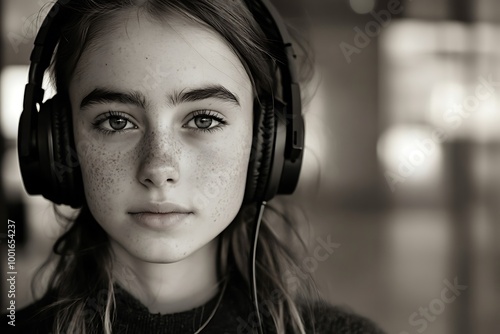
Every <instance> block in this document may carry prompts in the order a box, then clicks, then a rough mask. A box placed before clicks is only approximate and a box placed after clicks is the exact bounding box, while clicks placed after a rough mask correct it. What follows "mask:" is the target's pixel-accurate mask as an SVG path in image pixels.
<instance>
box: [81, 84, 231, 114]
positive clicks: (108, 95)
mask: <svg viewBox="0 0 500 334" xmlns="http://www.w3.org/2000/svg"><path fill="white" fill-rule="evenodd" d="M211 98H212V99H218V100H222V101H225V102H230V103H233V104H235V105H237V106H240V102H239V100H238V98H237V97H236V95H235V94H233V93H231V92H230V91H229V90H228V89H227V88H225V87H224V86H221V85H209V86H206V87H201V88H194V89H189V90H186V89H183V90H181V91H180V92H176V93H174V94H172V95H169V96H168V99H167V100H168V101H169V102H170V103H171V104H172V105H174V106H176V105H178V104H181V103H185V102H196V101H201V100H205V99H211ZM110 102H117V103H122V104H131V105H134V106H137V107H140V108H142V109H145V108H146V105H147V103H146V97H145V96H144V95H143V94H142V93H140V92H137V91H130V92H115V91H111V90H109V89H105V88H100V87H98V88H95V89H94V90H93V91H92V92H90V93H89V94H88V95H87V96H85V97H84V98H83V100H82V102H81V103H80V109H81V110H84V109H86V108H88V107H90V106H91V105H94V104H104V103H110Z"/></svg>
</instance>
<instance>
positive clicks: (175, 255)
mask: <svg viewBox="0 0 500 334" xmlns="http://www.w3.org/2000/svg"><path fill="white" fill-rule="evenodd" d="M114 244H115V245H114V246H118V247H113V249H115V253H116V255H117V257H118V258H119V259H121V260H125V262H127V258H128V259H134V260H132V261H134V262H135V261H141V262H145V263H158V264H170V263H176V262H180V261H183V260H185V259H187V258H196V257H204V256H205V255H206V251H209V250H210V249H212V250H216V247H211V246H212V245H216V243H215V240H213V241H212V242H208V243H207V244H204V245H197V244H193V240H189V241H187V240H182V241H180V240H179V241H178V240H172V239H169V240H165V239H156V240H150V239H149V240H142V242H138V243H136V244H130V243H129V244H119V243H118V244H116V243H114Z"/></svg>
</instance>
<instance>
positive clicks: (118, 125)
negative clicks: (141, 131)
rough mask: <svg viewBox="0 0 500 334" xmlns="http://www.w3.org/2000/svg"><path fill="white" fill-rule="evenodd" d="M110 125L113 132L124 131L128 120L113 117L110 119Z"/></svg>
mask: <svg viewBox="0 0 500 334" xmlns="http://www.w3.org/2000/svg"><path fill="white" fill-rule="evenodd" d="M109 125H110V126H111V127H112V128H113V130H122V129H123V128H124V127H125V125H127V120H126V119H123V118H118V117H113V118H110V119H109Z"/></svg>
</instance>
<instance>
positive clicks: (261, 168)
mask: <svg viewBox="0 0 500 334" xmlns="http://www.w3.org/2000/svg"><path fill="white" fill-rule="evenodd" d="M275 132H276V130H275V115H274V110H273V107H272V103H264V104H263V105H262V106H261V103H260V102H259V101H258V100H257V99H256V100H255V101H254V129H253V141H252V151H251V154H250V161H249V165H248V173H247V182H246V188H245V197H244V203H252V202H256V201H263V200H267V199H266V198H264V196H265V194H266V189H267V185H268V183H269V177H270V175H271V167H272V160H273V159H272V157H273V151H274V142H275Z"/></svg>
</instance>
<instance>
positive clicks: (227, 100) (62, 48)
mask: <svg viewBox="0 0 500 334" xmlns="http://www.w3.org/2000/svg"><path fill="white" fill-rule="evenodd" d="M57 6H59V7H57V10H53V11H52V12H51V13H49V16H51V15H52V16H53V17H51V21H52V23H51V25H50V27H49V28H47V29H48V30H47V31H48V32H47V36H46V39H45V41H44V42H43V44H45V45H44V48H46V47H47V45H48V44H50V43H53V44H54V47H55V43H57V49H56V52H55V54H54V55H53V59H52V67H51V71H52V75H53V79H54V82H55V85H56V89H57V96H56V98H53V99H52V100H51V101H50V102H48V103H45V105H44V106H42V110H41V111H40V116H39V117H38V118H39V120H38V121H39V122H40V123H41V124H42V125H40V124H39V125H38V126H39V128H38V131H39V132H42V131H47V130H45V127H44V125H43V124H47V125H46V127H49V128H51V131H49V132H56V133H57V136H56V137H58V138H55V139H54V140H55V141H58V140H60V144H58V143H55V144H54V145H53V146H56V148H57V149H60V150H61V151H62V152H65V153H56V154H55V155H56V157H55V158H54V159H56V161H58V160H57V159H58V157H57V155H60V156H61V157H59V158H61V159H62V161H65V162H66V163H65V164H63V166H62V167H65V168H66V167H68V166H70V162H71V159H69V158H65V156H70V157H71V154H70V153H72V152H73V151H74V152H76V156H77V158H78V160H77V161H78V163H77V164H76V165H75V164H74V165H72V166H70V167H72V168H69V169H64V168H62V169H61V166H58V165H57V163H56V164H54V163H52V164H51V170H52V172H53V174H55V175H56V176H57V178H58V179H59V183H58V184H59V187H60V188H61V189H59V190H58V194H59V195H57V194H56V195H46V197H48V198H50V199H53V201H55V202H57V203H66V204H71V205H73V206H77V207H80V209H79V211H78V215H77V216H76V217H75V218H74V219H68V220H71V221H70V222H69V225H68V228H67V230H66V232H65V233H64V234H63V235H62V236H61V237H60V238H59V239H58V241H57V242H56V244H55V246H54V251H55V253H56V254H58V255H59V257H57V259H56V265H55V269H54V270H53V271H52V274H51V276H50V280H49V284H48V290H47V292H46V293H45V295H44V296H43V297H42V298H41V299H40V300H39V301H38V302H36V303H35V304H33V305H31V306H29V307H28V308H26V309H25V310H22V311H20V312H18V313H17V317H16V327H15V329H16V330H17V331H19V332H20V333H49V332H51V333H219V334H220V333H254V332H255V333H302V334H303V333H337V332H339V333H340V332H342V333H378V332H379V331H378V330H377V329H376V328H375V327H374V326H373V325H372V324H371V323H370V322H369V321H368V320H365V319H363V318H360V317H357V316H355V315H352V314H349V313H347V312H343V311H341V310H339V309H336V308H332V307H329V306H328V305H326V304H325V303H321V302H319V301H313V298H312V297H313V294H312V291H313V290H312V289H311V288H310V283H308V282H304V281H302V280H301V279H299V278H297V277H296V275H294V274H293V272H294V268H295V267H296V265H295V262H294V260H293V259H294V257H293V254H292V252H291V251H290V250H289V246H287V245H286V244H285V240H284V239H283V237H282V236H281V237H280V236H279V235H280V234H279V233H277V230H278V226H277V223H278V222H277V220H278V218H280V217H279V215H275V218H274V219H270V218H271V217H270V216H269V215H267V216H266V217H264V219H262V223H261V218H262V211H261V208H263V206H260V205H261V204H262V203H263V202H264V203H265V200H267V199H269V198H270V197H271V196H269V193H268V192H267V191H268V190H263V191H262V195H255V193H258V192H259V191H261V190H259V188H262V186H261V185H260V184H261V182H262V181H261V179H260V178H261V177H262V175H259V174H262V170H261V168H262V167H261V165H266V164H269V165H272V166H275V165H276V166H278V165H279V164H278V161H277V160H276V156H275V157H274V158H272V159H271V158H269V155H272V154H274V153H272V150H273V147H274V146H273V145H279V144H280V143H278V141H279V139H277V143H274V142H271V143H269V142H268V141H266V140H267V139H266V138H267V137H269V136H271V135H276V136H277V137H276V138H279V136H280V135H283V134H282V133H281V134H280V131H286V132H287V133H290V131H293V132H292V133H294V135H293V136H294V138H295V141H294V145H295V146H296V147H295V146H293V147H291V148H290V152H292V153H290V152H288V151H287V154H291V155H293V154H294V152H295V154H297V152H299V153H300V151H297V150H300V149H301V147H299V146H300V139H301V138H300V135H301V132H300V121H301V118H298V117H297V116H299V117H300V114H299V115H297V114H293V113H283V114H280V110H283V106H282V105H280V99H279V97H281V98H282V99H284V100H285V102H287V101H288V103H289V106H288V107H291V104H292V102H293V101H292V100H293V99H294V98H295V100H296V97H297V95H296V93H297V92H296V91H295V92H294V89H291V93H290V92H288V91H287V89H286V88H282V87H281V86H282V80H284V79H286V76H287V74H286V72H285V73H283V72H279V71H278V72H277V71H276V68H277V67H282V66H283V62H285V60H284V57H283V56H282V54H285V53H286V51H283V48H284V47H286V46H283V45H279V44H276V43H277V42H273V41H272V40H273V38H272V36H273V34H276V33H275V32H270V31H269V30H272V29H273V27H274V26H273V24H272V22H271V19H272V16H271V15H270V13H269V12H267V10H266V6H269V4H267V5H266V4H264V3H263V2H262V1H243V0H232V1H229V0H211V1H209V0H191V1H185V0H142V1H140V0H127V1H118V0H115V1H109V0H106V1H104V0H102V1H101V0H83V1H60V2H59V4H58V5H57ZM270 22H271V23H270ZM276 24H277V25H278V26H279V25H280V24H281V23H280V22H277V23H276ZM54 26H55V27H56V28H54ZM274 29H277V27H274ZM52 35H56V36H58V38H57V40H55V39H54V40H53V41H52V40H51V38H52V37H51V36H52ZM270 36H271V37H270ZM52 39H53V38H52ZM37 40H38V38H37ZM33 53H34V56H32V58H37V57H38V56H39V55H37V52H36V49H35V51H34V52H33ZM42 54H43V52H42ZM43 57H44V56H43V55H42V56H40V59H41V60H40V63H42V62H43V61H44V60H43ZM50 57H52V54H50ZM32 61H33V59H32ZM289 65H290V66H292V64H289ZM42 71H43V68H42ZM277 73H281V74H279V75H277ZM278 76H281V77H278ZM32 81H34V80H32ZM285 85H286V84H285ZM290 85H292V84H290ZM28 86H29V85H28ZM29 89H30V88H29V87H28V88H27V92H28V94H30V90H29ZM33 91H35V93H33V95H36V90H33ZM280 91H283V93H280ZM291 94H295V95H293V96H291ZM280 95H282V96H280ZM275 96H277V97H278V98H274V97H275ZM295 102H297V101H295ZM294 107H295V109H294V112H295V113H296V111H297V110H300V109H298V106H294ZM47 108H50V110H51V111H50V112H49V115H50V117H45V116H43V115H44V113H45V111H44V109H47ZM269 110H271V113H269ZM23 114H24V113H23ZM280 115H281V116H280ZM282 116H284V117H285V118H287V116H291V117H288V121H289V123H287V125H286V126H288V127H289V128H287V129H285V128H284V127H283V128H280V127H278V128H277V129H273V130H268V127H269V126H271V125H272V124H273V123H274V117H278V118H279V117H282ZM23 117H24V118H22V119H21V127H23V124H25V123H28V121H27V120H26V119H27V116H23ZM278 121H279V120H278ZM43 122H46V123H43ZM64 123H67V124H68V125H67V127H68V129H69V130H68V131H66V130H65V127H66V125H64ZM268 123H269V124H268ZM277 123H279V122H277ZM280 124H281V123H280ZM297 124H299V125H297ZM27 126H29V125H27ZM295 127H297V129H298V130H297V129H296V128H295ZM270 128H271V129H272V127H270ZM21 135H22V134H20V136H21ZM49 135H50V134H49ZM297 135H298V136H299V138H298V144H297V138H296V137H297ZM52 136H54V135H52ZM59 137H60V138H59ZM61 138H62V139H61ZM283 138H284V137H283ZM286 140H287V141H289V140H290V138H287V139H286ZM24 143H25V141H23V140H22V139H21V138H20V156H21V158H20V159H21V167H22V168H23V169H24V170H23V177H24V179H25V184H30V182H33V181H27V179H28V178H30V176H29V175H31V174H30V173H32V172H30V171H27V170H28V169H29V168H31V167H29V166H28V163H27V162H26V159H25V158H23V152H24V151H23V148H24V146H23V145H25V144H24ZM26 145H28V144H26ZM38 145H39V146H40V145H41V144H38ZM267 146H268V147H267ZM270 150H271V153H267V152H268V151H270ZM274 150H275V151H276V152H278V151H279V150H277V149H274ZM287 150H288V149H287ZM293 150H296V151H293ZM256 152H257V153H256ZM66 153H67V154H66ZM278 153H279V152H278ZM40 155H41V156H43V155H44V154H40ZM299 158H300V157H298V156H295V158H290V159H289V158H286V159H285V162H284V163H285V169H284V170H289V169H290V168H289V167H290V166H291V165H292V164H293V163H294V162H295V163H296V162H297V161H298V162H300V159H299ZM23 159H24V160H23ZM41 159H42V158H40V160H41ZM282 159H283V158H282ZM287 159H289V160H287ZM282 163H283V162H282ZM286 164H290V166H288V167H287V165H286ZM74 166H77V168H73V167H74ZM292 167H293V166H292ZM287 168H288V169H287ZM299 169H300V165H299ZM254 170H257V173H255V172H254ZM292 170H293V171H294V172H295V173H297V176H298V170H297V168H296V167H293V168H292ZM269 173H270V174H271V175H270V176H269V179H270V180H273V178H275V177H276V176H275V175H274V174H273V173H275V172H274V171H273V169H272V168H271V169H270V172H269ZM292 174H293V173H292ZM40 179H45V178H40ZM254 179H256V180H254ZM284 180H285V181H287V180H288V182H290V183H292V184H291V185H288V187H289V188H290V187H291V189H292V190H293V188H294V187H295V185H294V183H296V180H294V177H293V176H287V177H285V178H284ZM285 181H280V182H281V183H284V185H283V184H279V185H275V186H274V187H275V188H280V189H278V190H280V192H287V191H286V190H285V191H283V188H286V187H287V184H286V182H285ZM273 182H274V181H270V183H269V184H271V183H273ZM80 183H81V188H79V184H80ZM68 184H71V187H70V188H68V189H71V191H68V190H67V189H63V188H64V187H66V186H67V185H68ZM266 185H267V183H266ZM28 187H29V186H28V185H27V188H28ZM266 187H267V188H266ZM266 187H264V188H266V189H268V188H269V187H271V186H269V185H267V186H266ZM42 188H51V189H52V188H54V187H51V186H47V185H45V186H44V187H42ZM250 188H254V189H250ZM75 189H76V190H75ZM28 191H30V189H28ZM42 191H44V190H42ZM51 191H52V190H51ZM30 192H31V193H33V191H30ZM274 192H276V189H275V191H274ZM288 192H290V191H289V190H288ZM252 193H253V194H252ZM61 194H63V195H61ZM44 195H45V194H44ZM58 196H59V197H60V198H58ZM272 212H275V213H278V211H277V210H275V211H272ZM282 218H284V221H285V222H287V221H289V220H288V219H286V218H287V217H285V216H283V217H282ZM290 230H291V229H290V228H289V229H287V231H288V233H289V231H290ZM257 236H258V238H257ZM286 242H287V243H290V241H286ZM11 329H12V328H11Z"/></svg>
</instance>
